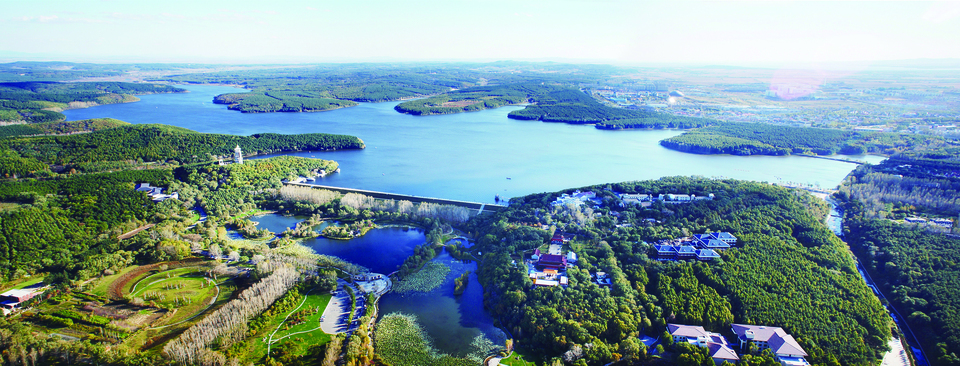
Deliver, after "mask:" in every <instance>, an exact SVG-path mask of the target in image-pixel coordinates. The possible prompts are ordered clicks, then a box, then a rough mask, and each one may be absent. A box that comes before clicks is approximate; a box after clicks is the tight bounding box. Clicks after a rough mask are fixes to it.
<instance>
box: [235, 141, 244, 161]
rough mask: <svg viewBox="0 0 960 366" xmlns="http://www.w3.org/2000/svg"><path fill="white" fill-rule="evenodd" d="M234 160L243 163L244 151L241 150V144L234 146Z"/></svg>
mask: <svg viewBox="0 0 960 366" xmlns="http://www.w3.org/2000/svg"><path fill="white" fill-rule="evenodd" d="M233 161H235V162H236V163H237V164H243V151H241V150H240V145H237V147H235V148H233Z"/></svg>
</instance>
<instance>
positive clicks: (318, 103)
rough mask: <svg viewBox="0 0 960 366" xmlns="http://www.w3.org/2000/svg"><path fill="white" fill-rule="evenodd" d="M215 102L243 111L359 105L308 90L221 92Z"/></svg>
mask: <svg viewBox="0 0 960 366" xmlns="http://www.w3.org/2000/svg"><path fill="white" fill-rule="evenodd" d="M213 102H214V103H217V104H227V105H228V107H227V108H229V109H231V110H236V111H240V112H243V113H269V112H322V111H329V110H333V109H338V108H345V107H353V106H355V105H357V103H356V102H353V101H349V100H339V99H334V98H325V97H323V96H321V94H320V93H318V92H308V91H297V92H290V91H266V92H249V93H235V94H220V95H218V96H217V97H216V98H213Z"/></svg>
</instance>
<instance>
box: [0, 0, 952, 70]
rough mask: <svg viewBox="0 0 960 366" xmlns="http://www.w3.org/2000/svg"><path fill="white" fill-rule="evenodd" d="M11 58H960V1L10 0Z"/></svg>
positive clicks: (2, 10)
mask: <svg viewBox="0 0 960 366" xmlns="http://www.w3.org/2000/svg"><path fill="white" fill-rule="evenodd" d="M0 34H2V37H0V60H3V61H10V60H13V59H57V60H64V61H94V62H108V61H124V62H128V61H129V62H233V63H242V62H326V61H417V60H454V61H469V60H477V61H490V60H506V59H510V60H558V61H578V60H579V61H594V62H595V61H602V62H611V63H651V62H652V63H663V62H687V63H729V64H736V63H750V62H823V61H860V60H892V59H914V58H960V1H951V2H917V1H910V2H895V1H885V2H874V1H846V2H837V1H831V2H812V1H797V2H787V1H763V2H757V1H685V0H679V1H639V0H633V1H616V0H610V1H604V0H596V1H587V0H583V1H577V0H549V1H540V0H527V1H525V0H511V1H499V0H452V1H403V0H392V1H379V0H352V1H346V0H338V1H316V0H314V1H265V0H259V1H239V0H232V1H220V0H190V1H148V0H147V1H145V0H136V1H128V0H70V1H48V0H0Z"/></svg>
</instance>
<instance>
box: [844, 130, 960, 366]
mask: <svg viewBox="0 0 960 366" xmlns="http://www.w3.org/2000/svg"><path fill="white" fill-rule="evenodd" d="M936 150H940V151H942V149H940V148H938V149H934V151H929V150H922V149H921V150H915V151H910V152H909V153H906V154H899V155H896V156H894V157H892V158H890V159H887V160H885V161H884V162H882V163H881V164H878V165H876V166H861V167H858V168H857V169H856V170H854V171H853V172H852V173H850V175H849V176H848V177H847V179H846V180H845V181H844V183H843V185H841V187H840V190H839V192H838V193H837V194H836V197H837V198H838V199H840V200H841V202H844V205H843V207H844V209H845V211H846V213H845V218H844V226H845V228H844V231H845V237H846V239H847V241H848V242H849V243H850V244H851V246H852V247H853V248H854V250H855V253H856V254H857V256H858V257H860V260H861V262H862V263H863V265H864V267H866V270H867V271H869V272H870V273H871V275H872V277H873V278H874V280H876V281H877V285H878V286H879V287H880V289H881V290H882V291H883V292H884V294H886V296H887V298H888V299H889V300H890V301H891V302H893V305H894V306H895V307H896V308H897V309H898V311H899V313H900V314H901V315H902V316H903V317H904V318H905V319H903V320H904V321H906V322H908V323H909V324H910V328H911V329H913V333H914V334H915V335H916V336H917V337H919V338H920V341H921V342H922V343H923V346H924V351H925V352H926V353H927V357H928V358H930V361H932V362H933V364H935V365H960V357H957V354H958V353H960V316H958V314H960V297H958V296H957V294H958V293H960V268H958V267H957V266H956V263H957V262H958V261H960V256H958V254H957V253H960V239H958V238H957V236H956V234H955V233H956V232H957V226H956V223H957V217H958V216H957V215H958V214H960V201H958V200H957V199H958V197H960V179H958V177H960V174H958V173H960V169H958V164H957V156H956V155H955V156H949V157H948V156H943V155H941V154H940V153H938V152H937V151H936ZM917 216H919V217H926V218H940V219H943V218H946V219H948V220H950V221H953V226H952V227H942V226H938V225H933V224H913V223H906V222H899V220H902V219H904V218H907V217H917ZM894 220H898V221H894Z"/></svg>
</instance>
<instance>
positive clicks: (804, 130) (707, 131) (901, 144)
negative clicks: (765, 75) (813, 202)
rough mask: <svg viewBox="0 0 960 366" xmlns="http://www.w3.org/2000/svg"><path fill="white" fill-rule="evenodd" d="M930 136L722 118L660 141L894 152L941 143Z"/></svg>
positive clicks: (722, 149) (705, 149)
mask: <svg viewBox="0 0 960 366" xmlns="http://www.w3.org/2000/svg"><path fill="white" fill-rule="evenodd" d="M942 142H943V140H942V139H939V138H933V137H930V136H919V135H907V134H897V133H888V132H861V131H845V130H835V129H826V128H809V127H791V126H782V125H773V124H766V123H742V122H722V123H718V124H715V125H713V126H710V127H705V128H701V129H698V130H695V131H692V132H687V133H684V134H682V135H680V136H676V137H671V138H669V139H666V140H663V141H660V144H661V145H663V146H665V147H667V148H670V149H674V150H679V151H685V152H691V153H696V154H733V155H788V154H816V155H833V154H845V155H859V154H865V153H872V154H886V155H891V154H895V153H898V152H902V151H905V150H908V149H911V148H913V147H915V146H917V145H922V144H923V145H929V144H940V143H942Z"/></svg>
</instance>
